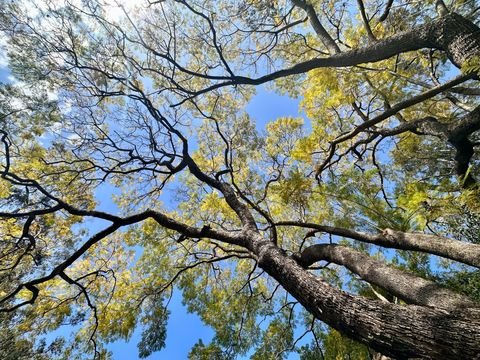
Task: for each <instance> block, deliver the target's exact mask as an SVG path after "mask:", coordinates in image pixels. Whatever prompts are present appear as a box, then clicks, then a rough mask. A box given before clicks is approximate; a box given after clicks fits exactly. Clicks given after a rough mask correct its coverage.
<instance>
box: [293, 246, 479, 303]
mask: <svg viewBox="0 0 480 360" xmlns="http://www.w3.org/2000/svg"><path fill="white" fill-rule="evenodd" d="M320 260H325V261H328V262H333V263H335V264H339V265H343V266H345V267H346V268H347V269H349V270H350V271H352V272H354V273H355V274H357V275H359V276H360V277H361V278H362V279H364V280H366V281H368V282H369V283H371V284H375V285H378V286H380V287H381V288H383V289H385V290H387V291H388V292H390V293H391V294H392V295H395V296H398V297H399V298H401V299H403V300H405V301H407V302H409V303H412V304H417V305H424V306H431V307H439V308H444V309H455V308H460V307H478V304H476V303H475V302H473V301H471V300H470V299H468V298H467V297H466V296H464V295H461V294H457V293H455V292H453V291H451V290H448V289H446V288H444V287H441V286H439V285H438V284H436V283H434V282H432V281H429V280H426V279H423V278H421V277H419V276H416V275H413V274H410V273H407V272H404V271H402V270H400V269H396V268H394V267H391V266H388V265H386V264H385V263H384V262H382V261H376V260H374V259H372V258H371V257H370V256H368V255H366V254H364V253H362V252H360V251H358V250H355V249H352V248H350V247H348V246H340V245H330V244H318V245H313V246H310V247H308V248H307V249H305V250H304V251H303V252H302V254H301V256H300V258H299V263H300V265H302V266H304V267H308V266H310V265H311V264H313V263H315V262H317V261H320Z"/></svg>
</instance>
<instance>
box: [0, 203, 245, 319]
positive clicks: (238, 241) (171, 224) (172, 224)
mask: <svg viewBox="0 0 480 360" xmlns="http://www.w3.org/2000/svg"><path fill="white" fill-rule="evenodd" d="M149 218H152V219H154V220H155V221H156V222H157V223H158V224H159V225H161V226H163V227H165V228H167V229H170V230H175V231H177V232H179V233H180V234H182V235H183V236H184V237H192V238H210V239H216V240H220V241H222V242H225V243H229V244H233V245H239V246H245V241H244V239H243V237H242V236H241V234H232V233H230V232H227V231H223V230H215V229H212V228H210V227H209V226H204V227H203V228H201V229H200V228H196V227H193V226H189V225H186V224H184V223H182V222H179V221H177V220H175V219H173V218H171V217H169V216H167V215H165V214H162V213H160V212H158V211H154V210H146V211H144V212H142V213H139V214H135V215H132V216H128V217H125V218H117V220H116V221H114V222H113V224H111V225H110V226H108V227H107V228H105V229H104V230H102V231H100V232H98V233H96V234H95V235H93V236H92V237H90V238H89V239H88V240H87V241H86V242H85V243H84V244H83V245H82V246H80V247H79V248H78V249H77V250H76V251H74V252H73V253H72V254H71V255H70V256H69V257H68V258H67V259H66V260H65V261H63V262H62V263H60V264H59V265H57V266H55V267H54V268H53V270H51V271H50V273H48V274H47V275H44V276H41V277H38V278H36V279H33V280H30V281H28V282H26V283H23V284H20V285H19V286H17V288H16V289H15V290H13V291H12V292H10V293H9V294H7V295H5V296H4V297H2V298H0V304H3V303H7V302H8V301H10V300H11V299H13V298H14V297H15V296H16V295H17V294H18V293H19V292H20V291H21V290H22V289H24V288H25V289H28V290H29V291H30V292H31V293H32V296H31V298H30V299H28V300H25V301H23V302H20V303H18V304H16V305H14V306H12V307H10V308H3V309H2V308H0V312H10V311H14V310H16V309H18V308H20V307H22V306H24V305H27V304H33V303H34V302H35V299H36V298H37V296H38V293H39V290H38V288H37V285H39V284H42V283H44V282H46V281H49V280H51V279H53V278H54V277H55V276H59V275H60V274H61V273H63V272H64V271H65V270H66V269H67V268H68V267H69V266H70V265H72V264H73V263H74V262H75V261H76V260H78V259H79V258H80V257H81V256H82V255H83V254H85V253H86V252H87V251H88V250H89V249H90V248H91V247H92V246H94V245H95V244H97V243H98V242H99V241H101V240H103V239H105V238H106V237H107V236H109V235H111V234H113V233H114V232H115V231H117V230H118V229H120V228H121V227H124V226H128V225H133V224H136V223H139V222H141V221H144V220H146V219H149Z"/></svg>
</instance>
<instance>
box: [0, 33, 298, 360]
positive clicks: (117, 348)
mask: <svg viewBox="0 0 480 360" xmlns="http://www.w3.org/2000/svg"><path fill="white" fill-rule="evenodd" d="M0 41H1V40H0ZM0 46H1V44H0ZM3 54H4V53H3V52H2V51H0V82H3V83H7V82H11V81H12V77H11V76H10V72H9V70H8V62H7V61H6V58H5V57H4V56H3ZM298 106H299V101H298V100H296V99H291V98H289V97H288V96H284V95H278V94H276V93H274V92H272V91H270V90H267V89H266V88H265V87H259V88H258V89H257V94H256V95H255V96H254V97H253V98H252V99H251V101H250V103H249V104H248V106H247V108H246V111H247V112H248V114H249V115H250V116H251V117H252V118H253V119H254V120H255V122H256V127H257V130H258V131H260V132H262V131H263V130H264V129H265V125H266V124H267V123H268V122H270V121H273V120H275V119H277V118H278V117H281V116H292V117H298V116H299V113H298ZM112 195H113V191H112V187H109V186H108V185H106V186H102V187H100V188H99V189H97V191H96V198H97V201H98V209H99V210H103V211H109V212H113V213H115V211H116V210H117V207H116V205H115V203H114V201H113V199H112ZM172 195H173V193H172ZM164 201H165V202H168V199H165V200H164ZM101 225H103V224H92V225H91V226H92V227H91V229H90V231H95V228H97V227H100V226H101ZM169 310H170V312H171V315H170V318H169V321H168V326H167V340H166V347H165V348H164V349H162V350H161V351H159V352H156V353H154V354H152V355H151V356H149V357H148V358H147V359H149V360H160V359H186V358H187V355H188V353H189V351H190V350H191V348H192V346H193V345H194V344H195V343H197V342H198V340H199V339H202V341H203V343H205V344H208V343H209V342H210V340H211V339H212V338H213V336H214V332H213V330H212V329H211V328H209V327H208V326H205V325H204V324H203V323H202V322H201V320H200V318H199V317H198V316H197V315H195V314H192V313H188V312H187V311H186V308H185V307H184V306H183V305H182V299H181V293H180V291H178V290H176V291H174V295H173V298H172V300H171V302H170V306H169ZM74 330H75V329H74V328H73V327H68V326H64V327H62V328H60V329H58V330H56V331H54V332H53V333H52V334H50V336H48V338H47V339H54V338H55V337H57V336H65V337H67V338H68V337H69V336H70V335H71V334H72V333H73V331H74ZM140 335H141V329H136V331H135V332H134V334H133V335H132V337H131V339H130V340H129V341H128V342H125V341H124V340H119V341H115V342H113V343H111V344H108V346H107V348H108V349H109V350H110V351H111V352H112V354H113V359H115V360H135V359H138V349H137V344H138V342H139V341H140ZM246 358H247V357H246Z"/></svg>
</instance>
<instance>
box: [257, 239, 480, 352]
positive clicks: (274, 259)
mask: <svg viewBox="0 0 480 360" xmlns="http://www.w3.org/2000/svg"><path fill="white" fill-rule="evenodd" d="M252 251H253V252H255V253H256V254H257V256H258V260H259V265H260V266H261V267H262V268H263V269H264V270H265V271H266V272H267V273H268V274H270V275H271V276H272V277H273V278H275V279H276V280H277V281H278V282H279V283H280V284H281V285H282V286H283V287H284V288H285V290H286V291H288V292H289V293H290V294H291V295H292V296H294V297H295V298H296V299H297V300H298V301H299V302H300V303H301V304H302V305H303V306H304V307H305V308H306V309H307V310H308V311H309V312H311V313H312V314H313V315H314V316H315V317H316V318H318V319H320V320H322V321H324V322H325V323H327V324H329V325H330V326H332V327H333V328H335V329H337V330H339V331H341V332H342V333H344V334H346V335H347V336H349V337H351V338H353V339H355V340H358V341H360V342H362V343H364V344H366V345H368V346H369V347H371V348H372V349H374V350H375V351H378V352H380V353H382V354H385V355H388V356H393V357H395V358H397V359H406V358H427V359H441V360H445V359H480V341H479V339H480V309H471V308H468V309H463V310H462V311H445V310H438V309H432V308H428V307H421V306H416V305H405V306H402V305H395V304H388V303H384V302H380V301H375V300H371V299H367V298H363V297H360V296H353V295H350V294H347V293H345V292H343V291H341V290H338V289H335V288H333V287H332V286H330V285H328V284H327V283H326V282H324V281H322V280H320V279H319V278H317V277H315V276H314V275H313V274H311V273H310V272H308V271H307V270H305V269H303V268H302V267H301V266H300V265H299V264H297V263H296V261H295V260H293V259H292V258H291V257H289V256H287V255H286V254H285V253H284V252H283V251H282V250H280V249H279V248H278V247H276V246H275V245H274V244H273V243H271V242H267V241H264V240H262V239H257V240H256V241H255V242H254V243H253V244H252Z"/></svg>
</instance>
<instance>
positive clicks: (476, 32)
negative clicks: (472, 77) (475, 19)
mask: <svg viewBox="0 0 480 360" xmlns="http://www.w3.org/2000/svg"><path fill="white" fill-rule="evenodd" d="M434 24H435V25H434V26H432V28H431V29H430V34H429V38H430V39H432V40H433V47H436V48H438V49H441V50H444V51H446V53H447V55H448V57H449V58H450V60H451V61H452V62H453V63H454V64H455V65H456V66H458V67H461V66H462V65H463V63H464V62H465V61H466V60H468V59H469V58H471V57H472V56H475V55H477V56H478V55H479V54H480V29H479V28H478V26H476V25H475V24H474V23H472V22H471V21H469V20H467V19H465V18H464V17H463V16H461V15H458V14H455V13H451V14H448V15H446V16H444V17H441V18H440V19H438V20H437V21H435V23H434Z"/></svg>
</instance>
